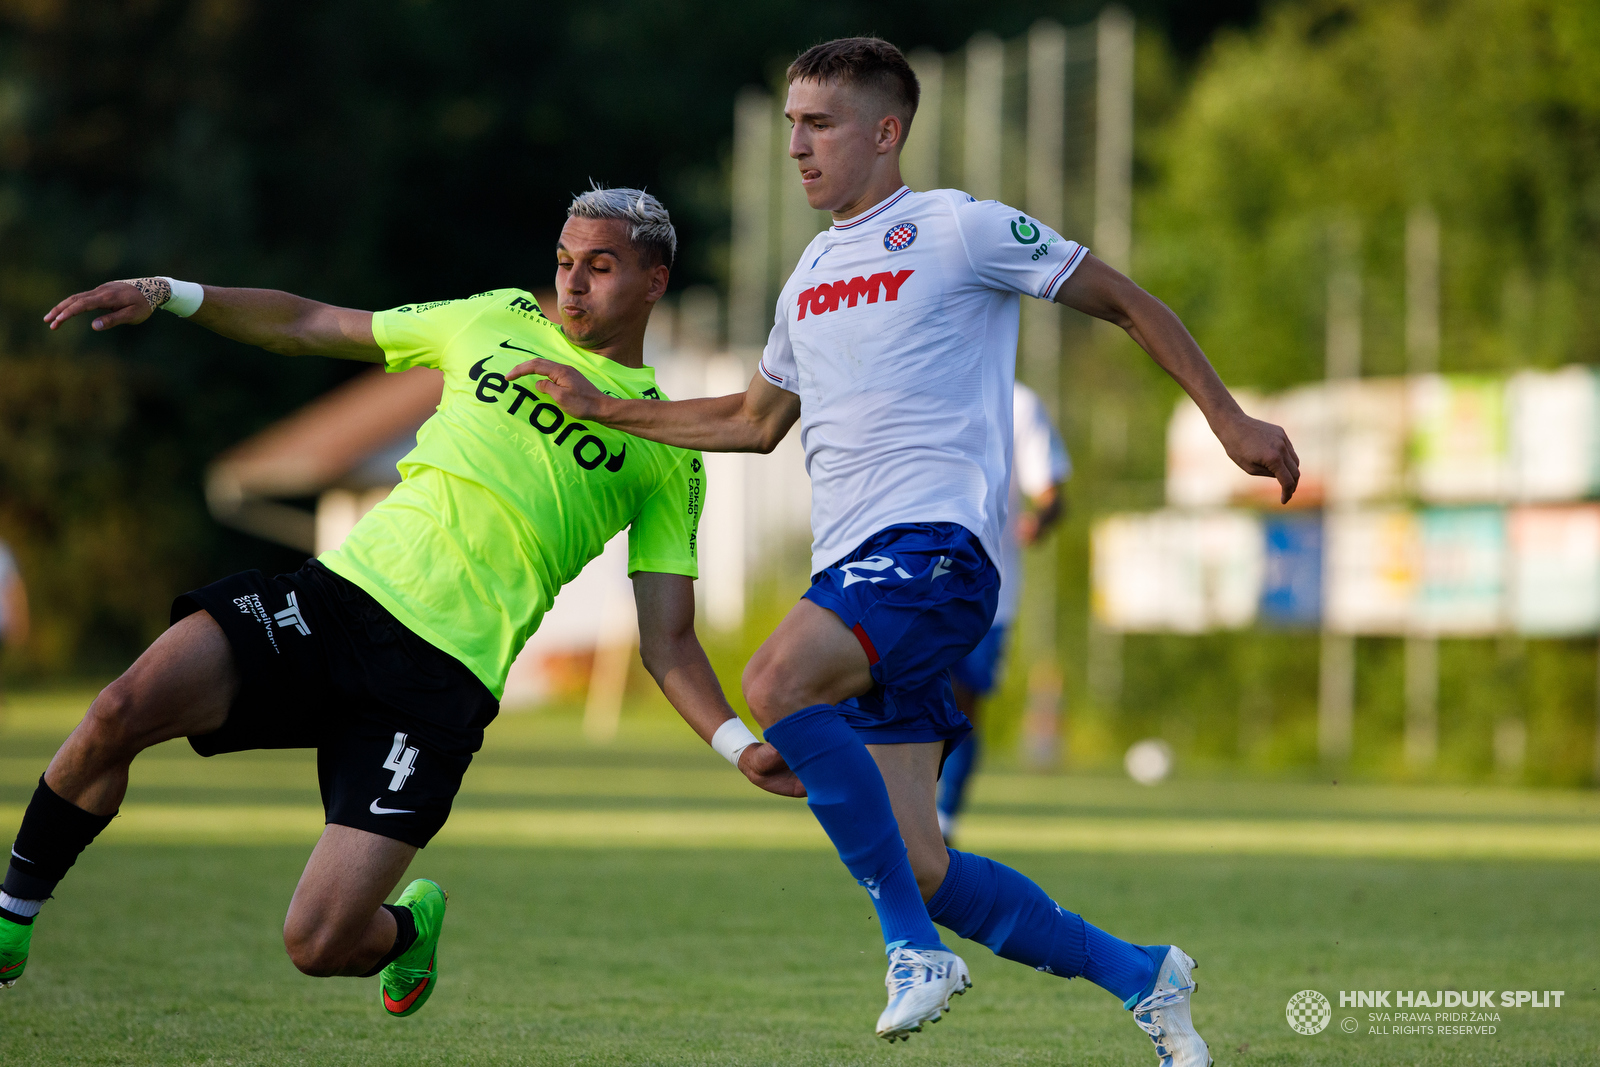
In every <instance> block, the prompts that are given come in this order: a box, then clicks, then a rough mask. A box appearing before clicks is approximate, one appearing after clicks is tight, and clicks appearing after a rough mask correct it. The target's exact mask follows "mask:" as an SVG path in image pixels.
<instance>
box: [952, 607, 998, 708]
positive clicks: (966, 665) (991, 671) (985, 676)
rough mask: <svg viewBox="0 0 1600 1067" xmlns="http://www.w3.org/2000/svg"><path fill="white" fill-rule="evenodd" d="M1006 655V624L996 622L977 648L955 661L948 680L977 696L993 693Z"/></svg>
mask: <svg viewBox="0 0 1600 1067" xmlns="http://www.w3.org/2000/svg"><path fill="white" fill-rule="evenodd" d="M1005 654H1006V624H1005V623H1003V622H997V623H995V624H994V625H993V626H991V627H989V632H988V633H986V634H984V635H983V640H982V641H979V642H978V647H977V648H975V649H973V650H972V651H971V652H968V653H967V654H966V656H965V657H963V658H962V659H959V660H957V661H956V665H955V666H954V667H951V668H950V679H951V681H953V682H955V683H956V684H957V685H962V686H965V687H966V688H968V689H970V690H972V691H973V692H974V693H976V694H978V695H979V696H988V695H989V693H990V692H991V691H993V689H994V686H995V682H996V680H997V679H998V678H999V675H1000V660H1001V659H1003V658H1004V657H1005Z"/></svg>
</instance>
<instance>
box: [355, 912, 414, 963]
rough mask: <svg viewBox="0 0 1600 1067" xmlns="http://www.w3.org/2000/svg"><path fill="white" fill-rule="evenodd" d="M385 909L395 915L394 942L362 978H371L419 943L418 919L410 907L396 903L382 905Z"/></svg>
mask: <svg viewBox="0 0 1600 1067" xmlns="http://www.w3.org/2000/svg"><path fill="white" fill-rule="evenodd" d="M380 906H381V907H382V908H383V910H384V911H386V912H388V913H389V914H390V915H393V916H394V944H392V945H390V946H389V951H388V952H385V953H384V954H383V958H382V959H381V960H379V961H378V962H377V963H374V964H373V965H372V970H370V971H368V972H366V973H365V974H363V975H361V976H360V977H362V978H371V977H372V976H373V975H375V974H377V973H378V972H379V971H381V970H383V969H384V968H385V967H387V966H389V964H391V963H393V962H394V961H395V960H397V959H399V958H400V957H401V956H403V955H405V952H406V949H408V948H410V947H411V946H412V945H414V944H416V943H417V920H416V917H415V916H413V915H412V914H411V909H410V908H402V907H400V906H398V905H395V904H383V905H380Z"/></svg>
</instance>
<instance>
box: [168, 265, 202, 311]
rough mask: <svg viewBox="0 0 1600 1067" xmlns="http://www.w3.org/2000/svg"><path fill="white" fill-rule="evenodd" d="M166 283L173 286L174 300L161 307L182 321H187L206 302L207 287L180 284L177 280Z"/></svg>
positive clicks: (196, 284)
mask: <svg viewBox="0 0 1600 1067" xmlns="http://www.w3.org/2000/svg"><path fill="white" fill-rule="evenodd" d="M163 278H164V279H165V281H166V283H167V284H168V285H170V286H172V299H170V300H168V301H167V302H166V303H165V304H162V305H161V306H162V307H163V308H165V309H166V310H168V311H170V312H172V313H173V314H174V315H176V316H178V318H180V319H186V318H188V317H189V316H190V315H193V314H194V313H195V312H196V311H199V310H200V305H201V304H203V303H204V302H205V299H206V291H205V287H204V286H202V285H200V284H199V283H197V282H180V281H179V280H178V279H176V278H166V277H165V275H163Z"/></svg>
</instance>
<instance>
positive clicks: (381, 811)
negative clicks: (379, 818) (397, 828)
mask: <svg viewBox="0 0 1600 1067" xmlns="http://www.w3.org/2000/svg"><path fill="white" fill-rule="evenodd" d="M382 799H383V798H382V797H373V798H372V803H371V804H370V805H368V806H367V810H368V811H370V812H372V814H374V815H415V814H416V812H415V811H412V810H411V809H410V808H380V807H379V806H378V801H380V800H382Z"/></svg>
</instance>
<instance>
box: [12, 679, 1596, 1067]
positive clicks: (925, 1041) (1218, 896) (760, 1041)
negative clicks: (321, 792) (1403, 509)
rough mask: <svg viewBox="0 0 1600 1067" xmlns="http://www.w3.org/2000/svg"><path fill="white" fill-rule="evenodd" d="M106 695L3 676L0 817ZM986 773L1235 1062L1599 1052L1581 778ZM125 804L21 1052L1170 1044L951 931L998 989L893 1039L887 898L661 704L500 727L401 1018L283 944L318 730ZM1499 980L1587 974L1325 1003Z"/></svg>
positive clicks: (1092, 1055) (1404, 1060) (847, 1056)
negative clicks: (1421, 1028) (417, 990)
mask: <svg viewBox="0 0 1600 1067" xmlns="http://www.w3.org/2000/svg"><path fill="white" fill-rule="evenodd" d="M84 703H85V695H84V694H76V693H74V694H59V695H56V696H41V697H32V698H14V699H13V701H12V704H11V706H10V711H9V714H8V715H7V716H6V717H5V719H4V721H3V722H0V823H3V824H4V825H3V826H0V834H9V833H11V832H12V828H13V827H14V826H15V824H16V820H17V818H18V817H19V816H20V811H21V805H22V804H24V803H25V802H26V799H27V796H28V794H29V793H30V792H31V788H32V782H33V781H34V780H35V779H36V778H37V775H38V773H39V770H40V769H41V768H42V767H43V765H44V763H45V761H46V760H47V759H48V756H49V754H50V753H51V752H52V751H53V750H54V748H55V745H56V744H57V743H58V742H59V740H60V738H61V737H62V736H63V735H64V733H65V732H66V730H67V729H69V728H70V726H71V724H72V722H73V721H74V720H75V719H76V717H77V715H78V714H79V713H80V712H81V709H82V707H83V705H84ZM976 801H977V803H976V805H975V808H974V812H973V818H972V819H971V820H970V822H969V824H968V825H969V828H970V834H969V842H968V843H969V845H970V846H971V847H975V848H982V849H983V850H985V851H989V852H990V853H991V854H993V855H995V856H996V857H997V858H999V859H1002V860H1004V861H1006V862H1010V863H1012V864H1013V865H1014V866H1017V867H1018V868H1020V869H1022V870H1024V871H1026V872H1027V873H1029V874H1030V875H1032V876H1033V877H1034V878H1035V879H1036V880H1038V881H1039V882H1040V883H1041V884H1043V885H1044V886H1046V888H1047V889H1048V890H1049V891H1050V892H1052V893H1053V894H1054V895H1055V896H1056V897H1057V899H1059V900H1060V901H1061V903H1062V904H1063V905H1064V906H1066V907H1069V908H1073V909H1075V910H1078V911H1081V912H1083V913H1084V915H1085V916H1086V917H1087V918H1088V919H1090V921H1093V922H1095V923H1097V924H1098V925H1100V926H1103V927H1105V928H1107V929H1110V930H1112V931H1114V932H1117V933H1119V934H1122V935H1123V936H1128V937H1131V938H1134V939H1137V940H1143V941H1148V942H1159V941H1169V940H1170V941H1176V942H1177V943H1178V944H1181V945H1182V946H1183V947H1184V948H1185V949H1187V950H1188V951H1189V952H1190V953H1191V954H1192V955H1193V956H1195V957H1196V958H1197V959H1198V960H1199V961H1200V964H1201V968H1200V971H1199V974H1198V977H1199V979H1200V982H1201V988H1200V991H1199V993H1198V994H1197V997H1196V1000H1195V1009H1194V1011H1195V1016H1196V1019H1197V1021H1198V1022H1199V1023H1200V1025H1201V1028H1202V1032H1203V1033H1205V1034H1206V1036H1207V1038H1208V1039H1209V1040H1210V1041H1211V1044H1212V1050H1213V1054H1214V1055H1215V1056H1216V1058H1217V1061H1218V1063H1219V1064H1255V1063H1259V1064H1303V1063H1305V1064H1357V1065H1361V1064H1384V1065H1388V1064H1452V1065H1454V1064H1519V1065H1520V1064H1592V1063H1596V1062H1600V989H1597V987H1600V963H1597V960H1600V955H1597V953H1596V951H1595V950H1596V948H1597V947H1600V945H1597V944H1596V934H1595V924H1594V919H1593V903H1592V902H1593V900H1594V886H1595V884H1596V880H1597V875H1600V845H1597V844H1596V841H1595V835H1596V833H1597V826H1600V801H1597V799H1596V797H1595V796H1594V795H1593V794H1589V793H1528V792H1511V791H1491V790H1471V791H1466V790H1461V789H1459V788H1456V789H1426V790H1425V789H1415V790H1406V789H1351V788H1349V787H1347V786H1339V787H1337V788H1335V787H1332V786H1331V785H1330V786H1326V787H1313V786H1303V785H1302V786H1263V785H1227V784H1216V783H1205V782H1188V783H1185V782H1181V781H1180V782H1175V783H1169V784H1167V785H1165V786H1162V787H1158V788H1156V789H1142V788H1139V787H1134V786H1131V785H1129V784H1128V783H1125V782H1121V781H1115V780H1109V779H1086V778H1073V777H1064V778H1034V777H1028V776H1022V775H1012V774H1006V773H997V774H993V775H990V776H988V777H986V778H984V779H982V780H981V781H980V783H979V788H978V793H977V797H976ZM124 810H125V813H126V814H125V815H124V817H123V818H121V819H119V820H118V821H117V823H115V824H114V825H113V827H112V829H111V830H109V831H108V832H107V833H106V835H105V836H104V837H103V839H102V840H101V841H100V842H98V843H97V844H96V845H95V846H94V847H93V848H92V849H90V850H89V852H87V853H86V854H85V856H84V858H83V859H82V860H81V861H80V862H79V864H78V866H77V867H76V868H75V869H74V870H73V872H72V874H71V875H70V876H69V878H68V879H67V880H66V881H65V882H64V883H63V884H62V886H61V890H60V892H59V895H58V897H57V899H56V900H54V901H52V902H51V903H50V904H49V905H48V906H47V907H46V908H45V910H44V912H43V913H42V916H41V919H40V922H39V927H38V932H37V934H36V936H35V941H34V945H35V948H34V958H33V961H32V962H31V963H30V964H29V970H28V974H27V975H26V977H25V978H24V979H23V980H22V981H21V982H20V983H19V984H18V985H17V987H16V988H15V989H12V990H10V991H8V992H5V993H0V1062H4V1063H6V1064H35V1063H37V1064H56V1063H73V1064H83V1063H90V1064H122V1063H127V1064H134V1063H139V1064H144V1063H159V1064H201V1063H206V1064H226V1063H233V1064H257V1063H260V1064H268V1063H271V1064H277V1063H305V1064H389V1063H394V1064H433V1063H439V1064H445V1063H448V1064H478V1063H496V1064H498V1063H530V1064H544V1063H551V1064H556V1063H559V1064H567V1063H581V1064H857V1063H872V1064H877V1063H882V1062H886V1061H887V1060H889V1059H894V1060H897V1061H904V1062H912V1063H927V1064H988V1063H996V1064H1011V1063H1017V1064H1021V1063H1028V1064H1035V1063H1048V1064H1057V1063H1059V1064H1066V1063H1072V1064H1089V1065H1092V1064H1134V1065H1147V1064H1151V1063H1153V1062H1154V1057H1153V1054H1152V1051H1151V1047H1150V1044H1149V1041H1148V1039H1147V1038H1145V1036H1144V1035H1143V1034H1142V1033H1141V1032H1140V1031H1139V1030H1138V1029H1137V1028H1136V1027H1135V1026H1134V1025H1133V1023H1132V1022H1131V1021H1130V1019H1129V1018H1128V1015H1127V1013H1126V1012H1124V1011H1122V1010H1121V1009H1120V1007H1119V1006H1118V1005H1117V1004H1116V1003H1115V1001H1114V1000H1113V999H1112V998H1111V996H1110V995H1109V994H1106V993H1104V992H1103V991H1101V990H1099V989H1096V988H1095V987H1093V986H1091V985H1089V984H1088V983H1085V982H1082V981H1073V982H1065V981H1062V980H1060V979H1057V978H1053V977H1050V976H1046V975H1041V974H1037V973H1034V972H1032V971H1029V970H1026V969H1024V968H1021V967H1018V966H1017V965H1015V964H1011V963H1007V962H1005V961H1003V960H999V959H996V958H995V957H993V956H992V955H990V954H989V952H988V950H986V949H984V948H982V947H981V946H978V945H973V944H969V943H961V944H959V945H955V944H953V945H952V947H953V948H957V950H958V951H961V952H962V954H963V955H964V956H965V958H966V959H967V961H968V963H969V965H970V966H971V968H972V972H973V980H974V982H975V988H974V989H973V990H972V991H971V992H970V993H969V994H968V995H967V996H965V997H963V998H961V999H959V1000H957V1001H956V1002H955V1005H954V1007H953V1009H952V1011H951V1013H950V1015H949V1016H947V1018H946V1019H945V1020H944V1021H943V1022H941V1023H940V1024H939V1025H938V1026H934V1027H930V1028H928V1030H927V1031H926V1032H924V1033H922V1034H920V1035H916V1036H914V1037H913V1038H912V1040H911V1042H910V1043H909V1044H907V1045H900V1046H897V1047H895V1048H893V1049H890V1048H888V1047H886V1046H884V1045H883V1043H882V1042H879V1041H877V1040H876V1039H875V1038H873V1036H872V1033H871V1030H872V1024H873V1021H874V1020H875V1019H876V1017H877V1013H878V1011H879V1010H880V1009H881V1007H882V996H883V993H882V979H883V963H882V955H881V943H880V941H879V938H878V934H877V929H876V925H875V920H874V917H873V914H872V909H871V907H870V906H869V902H868V901H867V900H866V898H865V896H864V895H863V894H862V892H861V891H860V889H859V888H858V887H856V886H855V885H854V883H853V882H852V881H851V880H850V878H849V876H848V875H847V874H846V873H845V872H844V870H843V868H842V867H841V866H840V865H839V863H838V861H837V859H836V858H834V857H833V856H832V855H831V854H830V852H829V851H828V847H827V843H826V841H825V840H824V839H822V838H821V837H820V835H819V834H817V832H816V831H815V829H814V827H813V826H812V824H811V823H810V822H809V817H808V816H807V815H806V813H805V811H804V808H803V806H802V805H800V804H798V803H795V802H788V801H784V800H781V799H778V798H769V797H766V796H764V795H762V794H759V793H757V792H756V791H754V790H753V789H752V788H750V787H748V786H747V785H745V784H744V783H743V782H742V780H741V779H739V778H737V777H736V776H735V775H734V774H733V772H732V771H731V770H730V769H729V768H728V767H727V766H726V765H725V764H723V763H722V762H721V761H720V760H719V759H718V758H717V757H716V756H714V755H712V754H710V753H709V752H707V751H706V750H704V748H703V747H701V746H700V745H699V742H698V741H696V740H695V739H694V738H693V737H692V736H691V735H690V734H689V733H688V731H687V730H686V729H684V728H682V727H681V726H675V725H673V724H670V723H665V722H659V721H656V720H652V719H648V718H646V719H638V720H625V722H624V731H623V736H622V738H621V739H620V740H619V741H618V742H617V743H616V744H614V745H612V746H609V747H606V748H594V747H590V746H588V745H586V744H585V743H584V742H583V741H582V740H581V736H580V734H579V731H578V728H577V723H576V720H575V719H573V718H570V717H565V716H560V715H544V716H537V715H535V716H505V717H503V718H502V719H501V721H499V722H497V723H496V724H495V726H494V727H492V728H491V729H490V731H489V742H488V744H487V746H486V748H485V751H484V752H483V753H482V754H481V755H480V757H479V758H478V760H477V762H475V764H474V766H473V768H472V770H471V771H470V772H469V773H468V776H467V784H466V788H465V789H464V791H463V794H462V796H461V798H460V800H459V801H458V803H457V808H456V816H455V817H454V818H453V819H452V822H451V825H450V827H447V829H446V831H445V833H444V834H442V835H441V836H440V838H439V840H438V842H437V843H436V844H435V845H433V846H432V847H430V848H428V849H427V850H425V851H424V852H423V853H421V855H420V856H419V858H418V860H417V862H416V864H415V865H414V868H413V872H412V873H413V875H427V876H429V877H433V878H435V879H437V880H439V881H440V882H441V883H442V884H444V885H445V886H446V887H447V888H448V889H449V890H450V894H451V902H450V912H449V919H448V920H447V922H446V927H445V936H444V940H443V942H442V944H441V950H440V965H441V985H440V988H439V992H438V994H437V995H436V996H435V997H434V998H433V999H432V1000H431V1001H430V1002H429V1004H428V1007H427V1008H426V1009H425V1010H424V1011H423V1012H421V1013H419V1014H418V1015H417V1016H415V1017H413V1018H410V1019H404V1020H393V1019H389V1018H386V1017H384V1015H383V1014H382V1011H381V1009H380V1008H379V1006H378V1003H377V997H378V992H377V989H376V985H375V983H374V982H373V981H370V980H369V981H360V980H353V979H320V980H319V979H310V978H306V977H304V976H302V975H299V974H298V973H296V972H295V971H294V969H293V967H291V966H290V964H289V962H288V960H287V958H286V957H285V956H284V953H283V949H282V945H281V942H280V940H279V928H280V925H281V922H282V918H283V913H284V909H285V907H286V906H287V903H288V900H289V896H290V894H291V892H292V891H293V888H294V884H295V881H296V879H297V878H298V876H299V873H300V869H301V866H302V865H303V863H304V861H305V857H306V855H307V853H308V852H309V849H310V846H311V843H312V842H313V841H314V839H315V836H316V833H317V832H318V824H319V821H320V820H319V818H318V809H317V800H316V784H315V770H314V765H313V762H312V760H311V758H310V756H309V754H305V753H261V754H241V755H239V756H232V757H219V758H217V759H213V760H210V761H202V760H200V759H198V758H197V757H194V756H192V755H191V754H189V753H188V751H187V748H186V747H184V746H181V745H169V746H163V747H162V748H161V749H159V750H156V751H154V752H152V753H149V754H147V756H146V757H145V758H144V759H142V760H141V761H140V762H139V763H137V764H135V768H134V784H133V788H132V790H131V792H130V795H129V799H128V803H127V805H126V806H125V809H124ZM1085 827H1087V829H1085ZM1130 841H1132V842H1134V843H1135V844H1136V845H1138V844H1139V842H1141V841H1143V842H1146V843H1147V844H1146V845H1140V847H1145V848H1147V849H1148V854H1147V853H1145V852H1140V851H1130V848H1129V842H1130ZM1418 857H1422V858H1418ZM1479 988H1493V989H1496V990H1500V989H1512V990H1516V989H1533V990H1544V989H1562V990H1565V993H1566V995H1565V997H1564V998H1563V1000H1562V1006H1561V1007H1560V1008H1558V1009H1557V1008H1549V1009H1537V1008H1532V1007H1522V1008H1501V1009H1497V1014H1498V1015H1499V1019H1498V1020H1497V1021H1495V1022H1492V1023H1490V1024H1489V1025H1493V1026H1495V1027H1496V1032H1495V1033H1494V1034H1492V1035H1484V1034H1473V1035H1440V1034H1431V1035H1430V1034H1412V1035H1403V1034H1395V1033H1393V1030H1394V1027H1395V1023H1394V1021H1393V1020H1389V1021H1387V1022H1385V1021H1375V1020H1369V1019H1368V1018H1367V1016H1368V1015H1369V1011H1368V1010H1365V1009H1363V1010H1360V1011H1358V1010H1356V1009H1353V1008H1346V1009H1343V1010H1341V1009H1340V1008H1339V1006H1338V1003H1339V1001H1338V993H1339V991H1340V990H1357V989H1383V990H1396V989H1422V990H1429V991H1433V990H1440V989H1463V990H1468V989H1479ZM1302 989H1316V990H1319V991H1321V992H1322V993H1324V994H1325V995H1327V996H1328V997H1329V998H1330V999H1331V1000H1332V1002H1333V1004H1334V1010H1333V1017H1332V1024H1333V1025H1331V1026H1330V1027H1329V1028H1328V1029H1327V1030H1325V1031H1323V1032H1322V1033H1320V1034H1317V1035H1315V1036H1310V1037H1305V1036H1301V1035H1299V1034H1297V1033H1295V1032H1294V1031H1293V1030H1291V1029H1290V1028H1289V1026H1288V1025H1287V1023H1286V1021H1285V1017H1284V1008H1285V1004H1286V1002H1287V1000H1288V998H1289V997H1290V996H1291V995H1292V994H1294V993H1295V992H1297V991H1299V990H1302ZM1422 1010H1423V1011H1426V1009H1422ZM1346 1018H1352V1019H1356V1020H1357V1023H1358V1027H1357V1032H1356V1033H1353V1034H1351V1033H1346V1032H1344V1031H1343V1030H1342V1029H1341V1027H1340V1023H1341V1022H1342V1021H1343V1020H1344V1019H1346ZM1383 1026H1388V1028H1389V1030H1390V1033H1388V1034H1382V1033H1371V1032H1369V1030H1370V1029H1372V1028H1374V1027H1383Z"/></svg>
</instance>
